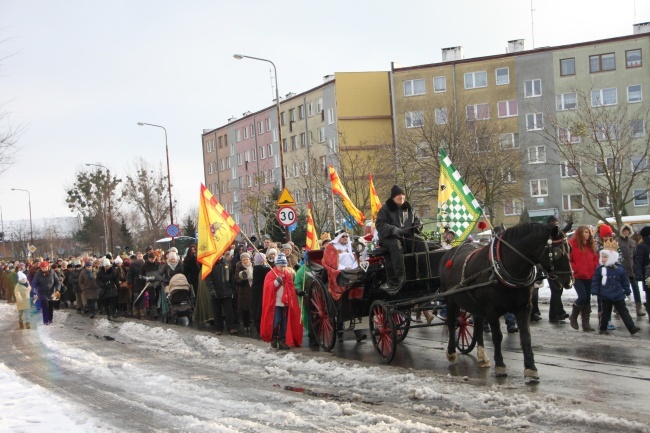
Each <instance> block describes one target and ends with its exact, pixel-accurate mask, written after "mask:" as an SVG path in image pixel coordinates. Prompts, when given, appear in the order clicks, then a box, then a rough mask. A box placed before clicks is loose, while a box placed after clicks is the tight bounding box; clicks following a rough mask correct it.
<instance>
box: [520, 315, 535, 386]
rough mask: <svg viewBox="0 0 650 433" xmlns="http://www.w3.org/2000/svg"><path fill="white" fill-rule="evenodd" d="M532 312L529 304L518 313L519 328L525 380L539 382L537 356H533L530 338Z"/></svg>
mask: <svg viewBox="0 0 650 433" xmlns="http://www.w3.org/2000/svg"><path fill="white" fill-rule="evenodd" d="M530 311H531V305H530V304H528V306H527V307H526V308H523V309H521V310H519V311H518V312H517V326H518V327H519V342H520V343H521V350H522V351H523V353H524V379H530V380H534V381H538V380H539V375H538V374H537V367H535V355H534V354H533V348H532V341H531V338H530Z"/></svg>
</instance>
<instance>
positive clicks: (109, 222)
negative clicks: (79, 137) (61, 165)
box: [86, 164, 113, 254]
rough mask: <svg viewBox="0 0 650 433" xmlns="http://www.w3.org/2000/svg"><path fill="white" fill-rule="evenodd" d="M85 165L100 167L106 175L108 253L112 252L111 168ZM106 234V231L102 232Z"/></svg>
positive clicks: (91, 165)
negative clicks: (104, 170)
mask: <svg viewBox="0 0 650 433" xmlns="http://www.w3.org/2000/svg"><path fill="white" fill-rule="evenodd" d="M86 167H101V168H105V169H106V176H107V177H108V237H109V239H110V247H111V249H110V251H109V252H110V253H111V254H113V211H112V208H111V201H113V200H112V197H113V181H112V180H111V170H109V168H108V167H106V166H105V165H101V164H86ZM104 234H106V232H104Z"/></svg>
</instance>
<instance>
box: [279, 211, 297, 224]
mask: <svg viewBox="0 0 650 433" xmlns="http://www.w3.org/2000/svg"><path fill="white" fill-rule="evenodd" d="M297 219H298V215H297V214H296V209H294V208H292V207H288V206H285V207H281V208H280V209H278V222H279V223H280V224H282V225H283V226H285V227H289V226H290V225H291V224H293V223H295V222H296V220H297Z"/></svg>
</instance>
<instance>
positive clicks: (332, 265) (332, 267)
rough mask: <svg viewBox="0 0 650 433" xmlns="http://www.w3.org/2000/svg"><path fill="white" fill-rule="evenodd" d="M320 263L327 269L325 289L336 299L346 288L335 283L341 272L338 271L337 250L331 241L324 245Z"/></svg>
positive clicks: (339, 297)
mask: <svg viewBox="0 0 650 433" xmlns="http://www.w3.org/2000/svg"><path fill="white" fill-rule="evenodd" d="M321 263H322V264H323V266H324V267H325V269H326V270H327V289H328V290H329V292H330V295H332V298H334V300H335V301H338V300H339V299H341V296H343V293H345V291H346V290H347V289H348V288H347V287H341V286H339V285H338V284H337V283H336V278H337V277H338V276H339V274H340V273H341V271H339V251H338V250H337V249H336V247H335V246H334V245H332V244H331V243H329V244H327V245H326V246H325V251H324V252H323V260H322V261H321Z"/></svg>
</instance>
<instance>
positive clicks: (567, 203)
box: [562, 194, 584, 211]
mask: <svg viewBox="0 0 650 433" xmlns="http://www.w3.org/2000/svg"><path fill="white" fill-rule="evenodd" d="M562 209H563V210H567V211H568V210H582V209H584V206H583V205H582V194H565V195H563V196H562Z"/></svg>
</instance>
